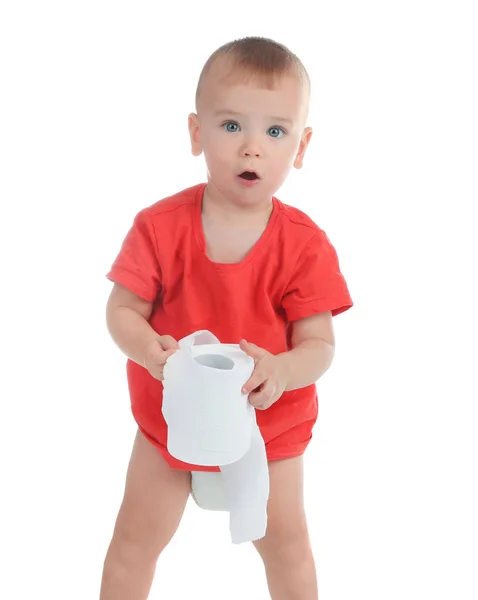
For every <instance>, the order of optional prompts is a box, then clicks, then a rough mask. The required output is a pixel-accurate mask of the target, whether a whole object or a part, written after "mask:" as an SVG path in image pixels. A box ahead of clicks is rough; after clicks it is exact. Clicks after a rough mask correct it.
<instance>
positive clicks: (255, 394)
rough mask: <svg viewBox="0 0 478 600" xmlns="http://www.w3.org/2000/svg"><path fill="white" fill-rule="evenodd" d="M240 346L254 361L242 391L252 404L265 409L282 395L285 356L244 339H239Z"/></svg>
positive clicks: (285, 381)
mask: <svg viewBox="0 0 478 600" xmlns="http://www.w3.org/2000/svg"><path fill="white" fill-rule="evenodd" d="M240 347H241V350H243V351H244V352H245V353H246V354H247V355H248V356H250V357H251V358H253V359H254V362H255V367H254V371H253V373H252V375H251V376H250V378H249V379H248V381H246V383H245V384H244V387H243V388H242V393H243V394H249V402H250V403H251V404H252V406H254V407H255V408H257V409H259V410H265V409H266V408H269V406H271V405H272V404H274V402H276V401H277V400H278V399H279V398H280V397H281V396H282V394H283V392H284V390H285V388H286V386H287V364H286V363H287V356H286V355H285V354H278V355H275V354H271V353H270V352H267V350H264V349H263V348H259V346H256V345H255V344H251V343H250V342H247V341H246V340H242V341H241V343H240Z"/></svg>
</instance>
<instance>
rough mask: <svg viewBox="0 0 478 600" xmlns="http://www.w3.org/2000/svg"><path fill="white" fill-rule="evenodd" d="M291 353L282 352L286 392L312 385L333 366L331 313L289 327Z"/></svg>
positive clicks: (333, 351) (307, 318) (333, 350)
mask: <svg viewBox="0 0 478 600" xmlns="http://www.w3.org/2000/svg"><path fill="white" fill-rule="evenodd" d="M291 342H292V350H290V351H289V352H285V353H284V354H283V355H282V356H284V357H286V365H287V372H288V374H287V379H286V380H287V385H286V388H285V391H291V390H296V389H299V388H303V387H306V386H308V385H311V384H312V383H315V382H316V381H317V380H318V379H319V378H320V377H322V375H323V374H324V373H325V372H326V371H327V370H328V368H329V367H330V365H331V364H332V360H333V358H334V353H335V336H334V330H333V325H332V313H331V312H330V311H327V312H323V313H319V314H317V315H313V316H311V317H306V318H305V319H299V320H298V321H294V323H293V324H292V338H291Z"/></svg>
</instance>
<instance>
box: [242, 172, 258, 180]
mask: <svg viewBox="0 0 478 600" xmlns="http://www.w3.org/2000/svg"><path fill="white" fill-rule="evenodd" d="M239 177H241V178H242V179H247V181H254V179H259V175H258V174H257V173H256V172H254V171H244V172H243V173H241V174H240V175H239Z"/></svg>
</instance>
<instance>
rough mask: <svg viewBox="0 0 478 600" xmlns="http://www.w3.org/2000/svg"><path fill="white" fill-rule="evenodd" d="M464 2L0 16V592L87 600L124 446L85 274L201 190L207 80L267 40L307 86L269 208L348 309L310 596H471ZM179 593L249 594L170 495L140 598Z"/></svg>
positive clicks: (100, 325)
mask: <svg viewBox="0 0 478 600" xmlns="http://www.w3.org/2000/svg"><path fill="white" fill-rule="evenodd" d="M472 4H473V3H472V2H468V3H466V2H459V1H454V2H451V1H450V2H424V1H417V0H414V1H403V0H402V1H401V2H380V1H375V2H373V1H371V0H367V1H364V2H352V1H348V2H345V1H342V2H317V3H313V2H310V3H309V2H303V1H299V0H295V1H294V2H293V3H282V2H278V1H274V2H272V1H264V2H257V1H254V2H249V1H248V0H244V1H242V2H239V3H237V4H235V5H232V4H229V3H224V2H212V1H209V2H208V1H203V2H195V3H191V4H190V5H188V4H187V3H184V2H181V1H178V2H174V3H162V2H159V1H158V2H141V1H140V2H107V1H99V0H96V1H95V2H92V1H85V0H84V1H83V2H60V1H58V2H52V1H46V2H21V1H17V2H13V1H10V2H8V1H7V2H5V3H4V4H3V5H2V9H1V12H0V23H1V24H0V57H1V58H0V60H1V73H0V76H1V87H2V91H1V95H0V102H1V111H0V119H1V125H0V127H1V129H0V138H1V139H0V144H1V156H0V161H1V162H0V169H1V215H0V217H1V218H0V227H1V230H0V231H1V235H0V244H1V248H0V252H1V254H0V260H1V273H2V277H1V282H2V293H1V311H0V319H1V330H0V335H1V352H2V361H1V388H0V389H1V391H0V394H1V407H2V411H1V421H0V427H1V429H0V444H1V448H0V451H1V473H2V478H1V482H2V490H3V491H2V494H1V500H0V502H1V512H0V526H1V530H0V544H1V546H0V548H1V553H2V557H1V562H0V572H1V574H0V597H2V598H5V599H8V600H17V599H22V600H23V599H26V598H48V599H49V600H65V599H68V600H80V599H81V600H86V599H94V598H97V597H98V590H99V582H100V577H101V570H102V563H103V559H104V555H105V553H106V549H107V546H108V544H109V541H110V536H111V533H112V528H113V524H114V520H115V518H116V514H117V510H118V508H119V503H120V501H121V498H122V493H123V485H124V476H125V472H126V467H127V462H128V459H129V455H130V451H131V445H132V440H133V436H134V432H135V426H134V422H133V419H132V416H131V414H130V410H129V405H128V402H129V399H128V394H127V387H126V379H125V370H124V364H125V359H124V357H123V356H122V355H121V353H120V351H119V350H118V349H117V348H116V346H115V345H114V343H113V342H112V340H111V339H110V338H109V336H108V333H107V331H106V326H105V319H104V307H105V303H106V299H107V296H108V294H109V291H110V286H111V284H110V283H109V282H108V281H107V280H106V279H105V273H106V272H107V270H108V269H109V267H110V265H111V263H112V261H113V260H114V258H115V256H116V254H117V252H118V250H119V247H120V244H121V242H122V239H123V237H124V235H125V234H126V231H127V230H128V228H129V226H130V225H131V223H132V219H133V217H134V215H135V214H136V212H137V211H138V210H140V209H141V208H143V207H145V206H148V205H150V204H152V203H153V202H155V201H157V200H159V199H160V198H162V197H164V196H166V195H168V194H171V193H174V192H176V191H179V190H180V189H184V188H186V187H188V186H189V185H193V184H195V183H198V182H200V181H203V180H204V179H205V168H204V162H203V159H202V158H199V159H198V158H193V157H192V156H191V154H190V150H189V140H188V133H187V114H188V112H190V111H191V110H193V109H194V104H193V96H194V90H195V86H196V82H197V77H198V75H199V71H200V69H201V67H202V65H203V63H204V62H205V60H206V59H207V58H208V56H209V55H210V54H211V53H212V52H213V50H215V49H216V48H217V47H218V46H219V45H221V44H223V43H225V42H227V41H230V40H231V39H233V38H236V37H243V36H245V35H263V36H268V37H272V38H275V39H277V40H278V41H281V42H283V43H285V44H286V45H288V46H289V47H290V48H291V50H293V51H294V52H295V53H297V54H298V55H299V56H300V57H301V58H302V60H303V62H304V63H305V65H306V67H307V68H308V70H309V72H310V76H311V79H312V83H313V101H312V111H311V114H310V125H311V126H313V128H314V131H315V134H314V137H313V140H312V144H311V146H310V148H309V151H308V154H307V156H306V162H305V166H304V169H303V170H302V171H296V172H293V173H292V174H291V176H290V178H289V180H288V182H287V184H286V185H285V186H284V187H283V188H282V189H281V190H280V191H279V193H278V196H279V198H280V199H281V200H283V201H284V202H286V203H289V204H292V205H294V206H297V207H298V208H300V209H302V210H305V211H306V212H308V213H309V214H310V215H311V216H312V217H313V218H314V219H315V220H316V221H317V223H318V224H319V225H320V226H321V227H322V228H323V229H324V230H325V231H326V232H327V234H328V235H329V237H330V239H331V240H332V242H333V244H334V245H335V247H336V249H337V252H338V254H339V257H340V264H341V268H342V271H343V273H344V275H345V277H346V279H347V282H348V284H349V287H350V291H351V293H352V297H353V300H354V302H355V306H354V308H353V309H351V310H350V311H348V312H347V313H345V314H343V315H340V316H338V317H337V318H336V319H335V328H336V336H337V353H336V358H335V362H334V365H333V366H332V368H331V370H330V371H329V372H328V373H327V374H326V375H325V376H324V378H323V379H322V380H321V381H320V382H319V393H320V415H319V421H318V424H317V426H316V429H315V435H314V439H313V442H312V444H311V445H310V446H309V449H308V451H307V453H306V477H307V481H306V501H307V510H308V518H309V523H310V531H311V537H312V542H313V546H314V552H315V556H316V561H317V569H318V576H319V592H320V600H349V599H351V598H367V600H383V599H387V600H395V599H397V600H398V599H400V600H402V599H403V598H407V599H408V600H422V599H425V598H433V599H434V600H441V599H443V600H444V599H449V598H460V600H476V599H477V598H478V577H477V565H478V548H477V545H478V542H477V539H478V519H477V506H478V495H477V490H478V486H477V483H478V482H477V459H476V457H477V456H478V444H477V435H476V430H477V416H478V409H477V400H478V393H477V392H478V391H477V384H476V377H477V351H476V347H477V346H476V337H477V333H478V327H477V316H476V302H477V285H476V273H477V268H476V259H477V257H478V247H477V241H476V238H477V236H476V217H475V218H472V215H473V214H475V215H476V208H477V201H478V193H477V192H478V189H477V188H478V185H477V165H478V149H477V140H478V120H477V115H478V111H477V106H478V92H477V72H478V70H477V61H476V56H477V55H478V54H477V53H478V48H477V41H476V40H477V37H476V31H477V25H478V23H477V20H476V17H475V15H473V14H472ZM475 8H476V7H475ZM192 597H194V598H208V599H214V598H218V599H219V598H221V599H224V598H227V599H228V600H234V599H242V598H244V597H247V598H251V600H256V599H257V600H264V599H265V598H267V597H268V594H267V589H266V585H265V577H264V575H263V570H262V563H261V562H260V559H259V556H258V555H257V554H256V552H255V550H254V549H253V547H252V546H251V545H245V546H240V547H235V546H232V545H231V543H230V540H229V531H228V524H227V517H226V515H225V514H211V513H206V512H202V511H200V510H199V509H198V508H197V507H196V506H194V505H192V504H191V503H190V504H189V505H188V508H187V511H186V514H185V517H184V520H183V522H182V524H181V527H180V529H179V532H178V534H177V536H176V537H175V539H174V540H173V542H172V544H171V545H170V546H169V547H168V549H167V550H166V551H165V553H164V554H163V556H162V557H161V558H160V561H159V563H158V572H157V577H156V580H155V583H154V587H153V590H152V593H151V598H153V599H155V598H168V599H171V600H173V599H184V598H192Z"/></svg>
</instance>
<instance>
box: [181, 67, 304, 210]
mask: <svg viewBox="0 0 478 600" xmlns="http://www.w3.org/2000/svg"><path fill="white" fill-rule="evenodd" d="M308 101H309V98H308V90H307V89H306V87H305V86H304V85H303V84H302V83H301V82H300V81H299V80H298V78H297V77H294V76H292V75H287V76H283V77H282V78H281V79H280V80H279V81H278V83H277V85H276V88H275V89H272V90H269V89H266V88H264V87H261V86H260V82H259V81H256V82H255V81H254V80H251V82H250V83H239V82H237V83H225V82H224V80H222V79H221V78H220V77H218V76H213V75H211V76H209V77H208V78H207V79H206V81H205V82H204V86H203V88H202V90H201V95H200V100H199V102H198V114H197V115H196V114H192V115H190V116H189V130H190V134H191V143H192V151H193V154H194V155H196V156H197V155H199V154H201V152H204V156H205V159H206V164H207V168H208V180H209V182H210V183H212V184H213V185H214V187H215V188H216V189H217V190H218V191H219V192H221V193H222V194H224V195H225V196H226V197H227V198H229V199H231V200H233V201H236V202H239V203H241V204H243V203H244V202H246V203H247V204H256V203H261V202H263V201H264V200H267V199H270V197H271V196H272V195H274V193H275V192H276V191H277V190H278V189H279V187H280V186H281V185H282V183H283V182H284V180H285V179H286V177H287V175H288V173H289V171H290V169H291V168H292V166H295V167H296V168H301V167H302V159H303V156H304V154H305V151H306V149H307V146H308V143H309V141H310V137H311V135H312V130H311V129H310V128H306V129H304V126H305V121H306V119H307V112H308ZM244 171H251V172H254V173H255V174H256V175H257V178H255V179H254V178H253V175H249V176H247V175H246V176H243V177H241V174H243V173H244Z"/></svg>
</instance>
